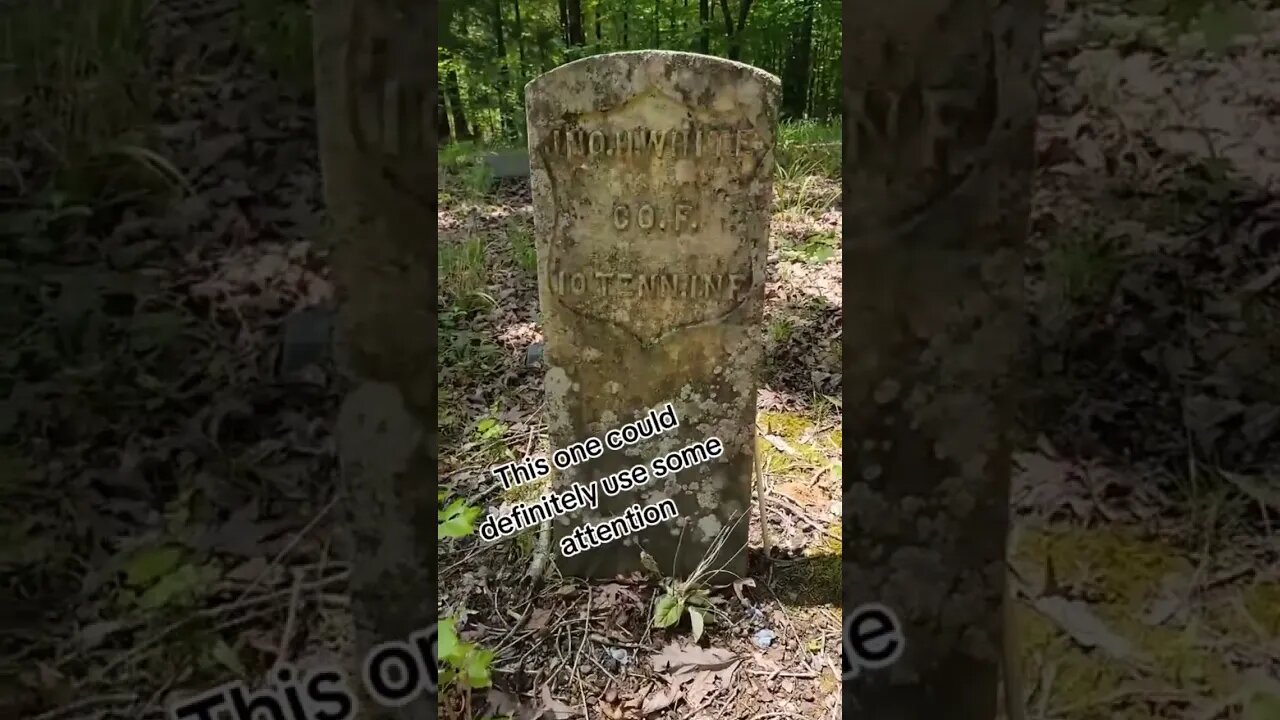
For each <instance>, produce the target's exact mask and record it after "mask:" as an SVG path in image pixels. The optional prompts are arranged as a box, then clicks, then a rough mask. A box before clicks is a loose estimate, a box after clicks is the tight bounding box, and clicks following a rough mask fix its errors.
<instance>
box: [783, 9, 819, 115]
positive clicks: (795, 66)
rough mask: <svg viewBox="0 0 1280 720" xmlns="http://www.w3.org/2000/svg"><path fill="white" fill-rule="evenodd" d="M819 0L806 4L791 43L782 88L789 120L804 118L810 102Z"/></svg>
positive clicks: (785, 111) (784, 109) (784, 113)
mask: <svg viewBox="0 0 1280 720" xmlns="http://www.w3.org/2000/svg"><path fill="white" fill-rule="evenodd" d="M817 2H818V0H808V1H807V2H806V3H805V8H804V18H803V19H802V20H801V21H800V31H799V32H798V33H796V35H795V37H794V38H793V39H792V42H791V52H790V53H789V54H788V56H787V66H786V67H787V70H786V73H785V77H786V82H785V83H784V84H783V86H782V113H783V117H786V118H788V119H799V118H802V117H804V114H805V107H806V105H807V104H808V100H809V75H810V71H811V69H812V67H813V60H812V56H813V9H814V6H815V5H817Z"/></svg>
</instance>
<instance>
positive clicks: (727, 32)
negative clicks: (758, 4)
mask: <svg viewBox="0 0 1280 720" xmlns="http://www.w3.org/2000/svg"><path fill="white" fill-rule="evenodd" d="M720 10H721V11H722V12H723V13H724V36H725V40H726V41H727V43H728V52H727V53H726V54H727V55H728V56H729V59H730V60H737V59H739V56H740V55H742V31H743V29H744V28H746V26H747V13H748V12H750V11H751V0H740V2H739V4H738V22H737V25H736V26H735V25H734V22H733V14H732V13H730V12H729V0H720Z"/></svg>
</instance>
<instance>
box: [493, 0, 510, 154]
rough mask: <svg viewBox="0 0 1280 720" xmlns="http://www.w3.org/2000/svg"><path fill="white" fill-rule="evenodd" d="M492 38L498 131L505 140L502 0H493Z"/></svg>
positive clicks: (507, 84)
mask: <svg viewBox="0 0 1280 720" xmlns="http://www.w3.org/2000/svg"><path fill="white" fill-rule="evenodd" d="M493 39H494V42H495V43H496V44H497V47H496V50H497V53H498V82H497V88H496V89H497V91H498V132H499V135H501V137H502V139H503V140H506V139H508V138H509V137H511V113H510V112H509V106H508V102H507V91H508V90H509V89H510V87H511V69H510V67H509V66H508V65H507V43H506V38H504V37H503V33H502V0H493Z"/></svg>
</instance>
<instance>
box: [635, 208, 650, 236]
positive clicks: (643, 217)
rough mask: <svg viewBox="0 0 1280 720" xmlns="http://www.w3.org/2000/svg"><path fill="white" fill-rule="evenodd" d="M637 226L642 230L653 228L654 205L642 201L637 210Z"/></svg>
mask: <svg viewBox="0 0 1280 720" xmlns="http://www.w3.org/2000/svg"><path fill="white" fill-rule="evenodd" d="M636 226H637V227H639V228H640V229H641V230H652V229H653V206H652V205H650V204H649V203H640V209H639V210H636Z"/></svg>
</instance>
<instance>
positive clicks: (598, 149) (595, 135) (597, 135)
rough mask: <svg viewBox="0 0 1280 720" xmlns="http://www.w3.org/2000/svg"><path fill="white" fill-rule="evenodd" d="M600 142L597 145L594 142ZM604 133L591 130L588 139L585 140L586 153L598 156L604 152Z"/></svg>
mask: <svg viewBox="0 0 1280 720" xmlns="http://www.w3.org/2000/svg"><path fill="white" fill-rule="evenodd" d="M597 140H599V141H600V142H599V143H597V142H596V141H597ZM604 147H605V142H604V132H603V131H600V130H592V131H591V136H590V139H588V140H587V151H588V152H589V153H590V154H592V155H599V154H600V153H602V152H604Z"/></svg>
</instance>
